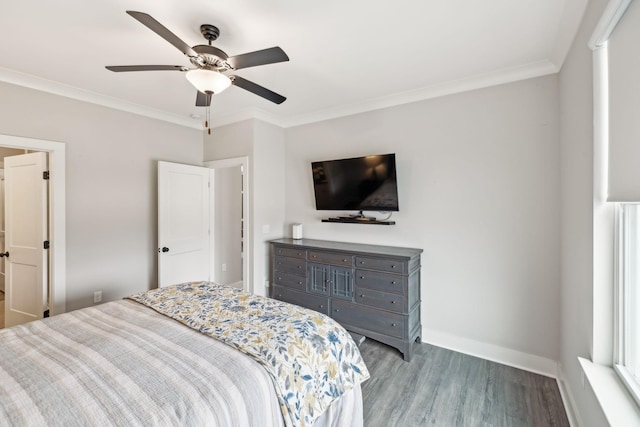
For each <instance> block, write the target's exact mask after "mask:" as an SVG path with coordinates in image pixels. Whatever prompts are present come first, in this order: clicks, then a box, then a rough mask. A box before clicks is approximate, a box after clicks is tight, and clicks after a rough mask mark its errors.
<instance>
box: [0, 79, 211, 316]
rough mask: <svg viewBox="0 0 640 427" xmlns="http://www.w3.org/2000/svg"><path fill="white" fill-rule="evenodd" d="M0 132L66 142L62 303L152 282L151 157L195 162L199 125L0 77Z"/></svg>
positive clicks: (79, 303) (113, 295)
mask: <svg viewBox="0 0 640 427" xmlns="http://www.w3.org/2000/svg"><path fill="white" fill-rule="evenodd" d="M0 99H2V102H1V103H0V134H7V135H16V136H22V137H28V138H38V139H45V140H52V141H59V142H63V143H65V145H66V156H67V157H66V182H67V188H66V195H67V200H66V215H67V224H66V229H67V284H66V286H67V295H66V297H67V310H73V309H76V308H80V307H85V306H89V305H92V304H93V292H94V291H96V290H102V291H103V298H104V300H107V301H108V300H115V299H119V298H122V297H123V296H125V295H127V294H130V293H133V292H137V291H141V290H145V289H149V288H152V287H155V286H156V281H157V273H156V272H157V262H156V253H157V244H156V240H157V237H156V236H157V196H156V194H157V183H156V176H157V172H156V170H157V169H156V162H157V160H167V161H172V162H178V163H191V164H201V162H202V132H201V131H197V130H194V129H188V128H184V127H181V126H177V125H172V124H168V123H165V122H161V121H157V120H153V119H150V118H145V117H142V116H137V115H134V114H129V113H125V112H122V111H117V110H112V109H109V108H105V107H100V106H97V105H94V104H90V103H85V102H80V101H76V100H72V99H68V98H64V97H61V96H57V95H52V94H47V93H44V92H39V91H36V90H32V89H27V88H23V87H19V86H14V85H10V84H6V83H0Z"/></svg>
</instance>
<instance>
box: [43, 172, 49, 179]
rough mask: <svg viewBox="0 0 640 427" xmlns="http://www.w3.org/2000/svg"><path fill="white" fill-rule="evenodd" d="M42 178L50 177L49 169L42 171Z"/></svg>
mask: <svg viewBox="0 0 640 427" xmlns="http://www.w3.org/2000/svg"><path fill="white" fill-rule="evenodd" d="M42 179H49V171H44V172H42Z"/></svg>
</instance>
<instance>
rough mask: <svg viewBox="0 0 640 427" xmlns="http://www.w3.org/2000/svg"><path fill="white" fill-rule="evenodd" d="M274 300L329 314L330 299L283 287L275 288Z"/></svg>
mask: <svg viewBox="0 0 640 427" xmlns="http://www.w3.org/2000/svg"><path fill="white" fill-rule="evenodd" d="M273 298H275V299H277V300H280V301H285V302H288V303H290V304H295V305H299V306H300V307H305V308H309V309H311V310H315V311H318V312H320V313H322V314H327V315H328V314H329V299H328V298H323V297H320V296H317V295H311V294H306V293H302V292H298V291H295V290H293V289H288V288H283V287H282V286H274V287H273Z"/></svg>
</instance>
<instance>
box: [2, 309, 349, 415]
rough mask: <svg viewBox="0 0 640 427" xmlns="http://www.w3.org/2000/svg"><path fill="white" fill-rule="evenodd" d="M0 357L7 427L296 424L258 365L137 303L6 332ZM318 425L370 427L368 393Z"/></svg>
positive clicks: (340, 402) (345, 400) (342, 402)
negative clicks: (365, 417)
mask: <svg viewBox="0 0 640 427" xmlns="http://www.w3.org/2000/svg"><path fill="white" fill-rule="evenodd" d="M0 355H1V356H0V425H29V426H40V425H42V426H44V425H47V426H56V425H60V426H89V425H91V426H112V425H127V426H150V425H158V426H160V425H162V426H165V425H167V426H168V425H171V426H173V425H175V426H178V425H179V426H201V425H207V426H283V425H287V424H290V423H289V421H288V420H287V419H286V418H283V414H282V411H281V407H280V404H279V397H278V395H277V393H276V389H275V388H274V383H273V379H272V378H271V376H270V375H269V373H268V372H267V371H266V370H265V369H264V367H263V366H262V365H261V364H260V363H258V362H257V361H256V360H255V359H254V358H252V357H250V356H249V355H247V354H244V353H242V352H240V351H238V350H237V349H235V348H233V347H232V346H229V345H228V344H225V343H223V342H221V341H219V340H216V339H213V338H212V337H211V336H208V335H206V334H202V333H200V332H198V331H197V330H194V329H193V328H190V327H187V326H185V325H183V324H181V323H180V322H178V321H176V320H173V319H171V318H170V317H167V316H165V315H163V314H160V313H158V312H157V311H155V310H153V309H151V308H148V307H145V306H144V305H141V304H139V303H137V302H134V301H132V300H122V301H115V302H110V303H106V304H103V305H99V306H95V307H90V308H86V309H82V310H77V311H74V312H70V313H65V314H61V315H58V316H54V317H51V318H48V319H43V320H40V321H35V322H31V323H28V324H25V325H21V326H17V327H13V328H9V329H5V330H2V331H0ZM302 425H305V424H304V423H303V424H302ZM313 425H315V426H318V427H321V426H344V425H350V426H352V425H353V426H358V425H362V395H361V390H360V386H359V385H358V386H357V387H354V388H353V389H351V390H350V391H348V392H345V393H344V394H343V395H342V396H341V397H339V398H338V399H337V400H335V401H334V402H333V403H332V404H331V405H330V407H329V408H328V409H327V410H326V411H324V412H323V413H322V414H321V415H320V416H319V417H318V418H317V419H315V422H314V423H313Z"/></svg>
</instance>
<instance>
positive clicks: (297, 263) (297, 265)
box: [273, 256, 307, 276]
mask: <svg viewBox="0 0 640 427" xmlns="http://www.w3.org/2000/svg"><path fill="white" fill-rule="evenodd" d="M273 269H274V270H275V271H282V272H289V273H294V274H299V275H301V276H304V275H305V274H307V273H306V271H307V262H306V261H305V260H303V259H298V258H287V257H282V256H277V257H275V260H274V261H273Z"/></svg>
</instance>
